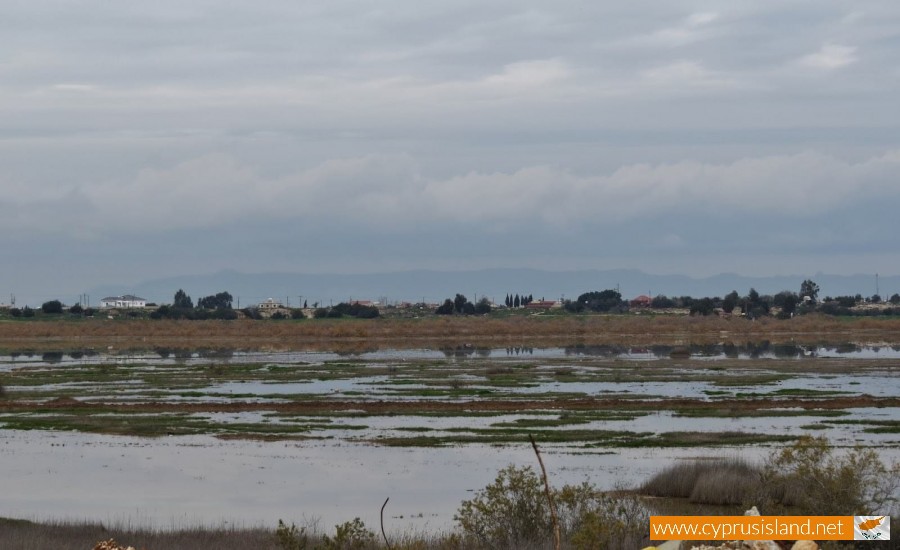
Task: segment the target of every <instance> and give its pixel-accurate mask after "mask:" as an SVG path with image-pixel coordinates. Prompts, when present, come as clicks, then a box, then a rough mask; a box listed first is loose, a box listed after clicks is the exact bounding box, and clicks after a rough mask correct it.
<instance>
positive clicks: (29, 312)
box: [22, 306, 34, 317]
mask: <svg viewBox="0 0 900 550" xmlns="http://www.w3.org/2000/svg"><path fill="white" fill-rule="evenodd" d="M22 317H34V310H33V309H31V308H30V307H28V306H25V307H24V308H22Z"/></svg>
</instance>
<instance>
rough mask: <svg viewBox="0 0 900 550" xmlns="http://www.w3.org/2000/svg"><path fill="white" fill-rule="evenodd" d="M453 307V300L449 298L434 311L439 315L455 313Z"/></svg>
mask: <svg viewBox="0 0 900 550" xmlns="http://www.w3.org/2000/svg"><path fill="white" fill-rule="evenodd" d="M453 309H454V308H453V300H451V299H450V298H447V299H446V300H444V303H443V304H442V305H441V306H439V307H438V308H437V309H436V310H434V312H435V313H437V314H438V315H453Z"/></svg>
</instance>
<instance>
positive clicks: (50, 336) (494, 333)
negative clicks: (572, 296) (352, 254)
mask: <svg viewBox="0 0 900 550" xmlns="http://www.w3.org/2000/svg"><path fill="white" fill-rule="evenodd" d="M762 341H768V342H771V343H780V342H796V343H804V344H817V343H824V342H831V343H834V342H852V343H857V344H898V343H900V319H894V318H881V319H873V318H859V319H843V318H835V317H827V316H821V315H808V316H803V317H798V318H795V319H789V320H777V319H771V318H766V319H759V320H756V321H749V320H746V319H741V318H718V317H673V316H653V315H563V316H541V315H535V316H528V317H525V316H521V317H505V318H497V317H489V316H487V317H440V318H439V317H426V318H421V319H394V318H381V319H368V320H362V319H321V320H320V319H316V320H312V319H307V320H301V321H286V320H285V321H254V320H247V319H242V320H234V321H219V320H207V321H186V320H165V319H162V320H148V319H100V318H97V319H79V320H34V321H31V320H28V321H19V320H17V321H12V322H3V323H0V347H7V348H10V347H16V346H19V347H22V346H38V345H40V346H42V347H44V348H47V347H55V348H79V347H93V348H98V349H104V348H114V349H148V348H153V347H163V346H170V347H204V346H205V347H229V348H234V349H272V350H297V349H310V350H315V349H328V350H332V349H341V348H349V349H350V350H353V349H357V350H366V349H371V348H373V347H374V348H376V349H377V348H378V347H390V348H398V349H399V348H410V347H442V346H489V347H505V346H511V345H512V346H515V345H523V344H527V345H528V346H531V347H551V346H569V345H576V344H585V345H600V344H607V345H631V346H649V345H655V344H668V345H690V344H710V343H730V344H735V345H740V344H746V343H753V342H762Z"/></svg>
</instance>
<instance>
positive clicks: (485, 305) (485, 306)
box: [475, 298, 491, 315]
mask: <svg viewBox="0 0 900 550" xmlns="http://www.w3.org/2000/svg"><path fill="white" fill-rule="evenodd" d="M490 312H491V302H490V300H488V299H487V298H482V299H480V300H478V303H477V304H475V313H477V314H478V315H487V314H488V313H490Z"/></svg>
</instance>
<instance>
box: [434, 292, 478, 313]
mask: <svg viewBox="0 0 900 550" xmlns="http://www.w3.org/2000/svg"><path fill="white" fill-rule="evenodd" d="M434 312H435V313H436V314H438V315H454V314H456V315H487V314H488V313H490V312H491V301H490V300H488V299H487V298H486V297H483V298H481V300H478V303H475V304H473V303H472V302H470V301H469V299H468V298H466V297H465V296H464V295H462V294H457V295H456V297H455V298H453V299H452V300H451V299H450V298H447V299H446V300H444V303H443V304H441V305H440V306H439V307H438V308H437V309H436V310H434Z"/></svg>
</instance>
